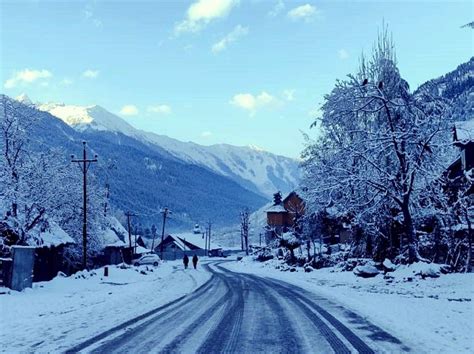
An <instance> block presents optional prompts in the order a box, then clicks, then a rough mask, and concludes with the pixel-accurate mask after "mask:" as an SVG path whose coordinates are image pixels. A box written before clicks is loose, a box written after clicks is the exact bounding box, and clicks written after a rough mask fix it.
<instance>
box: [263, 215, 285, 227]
mask: <svg viewBox="0 0 474 354" xmlns="http://www.w3.org/2000/svg"><path fill="white" fill-rule="evenodd" d="M287 220H288V213H274V212H268V213H267V224H268V225H270V226H286V224H287Z"/></svg>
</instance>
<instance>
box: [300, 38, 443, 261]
mask: <svg viewBox="0 0 474 354" xmlns="http://www.w3.org/2000/svg"><path fill="white" fill-rule="evenodd" d="M321 110H322V116H321V117H320V118H318V119H317V120H316V122H315V123H314V124H313V126H316V127H318V128H319V129H320V131H321V134H320V136H319V137H318V138H317V140H316V141H314V142H313V143H311V144H310V145H309V146H308V147H307V148H306V150H305V151H304V153H303V157H304V160H305V161H304V164H303V167H304V171H305V178H304V183H303V184H304V190H305V191H306V192H305V194H306V195H305V197H306V200H307V204H308V208H309V210H310V211H313V212H317V211H318V210H322V209H324V208H327V207H332V208H336V209H337V210H339V212H341V213H345V214H347V215H350V216H351V218H352V220H353V222H354V223H356V224H365V225H371V226H374V220H375V219H376V217H377V216H378V215H379V213H380V212H381V211H383V210H397V211H398V214H399V215H397V216H396V217H398V218H399V219H400V220H402V223H403V226H404V234H405V237H406V239H407V244H406V252H407V258H408V261H409V262H414V261H416V260H417V259H419V258H420V255H419V252H418V246H417V236H416V230H415V222H414V218H415V217H416V213H417V211H418V210H419V208H418V206H419V201H420V197H421V196H422V195H423V193H424V192H425V191H426V186H428V185H429V184H430V183H432V181H433V180H435V179H436V178H438V177H439V176H440V174H441V172H442V170H443V168H444V167H445V166H444V165H443V163H441V162H440V160H439V159H438V157H439V156H440V155H439V149H443V148H444V147H445V141H446V138H445V137H446V134H447V133H448V131H449V129H448V126H447V122H446V120H445V119H443V118H444V113H445V104H444V103H443V102H442V101H441V100H440V99H437V98H434V97H431V96H429V95H428V94H427V93H423V94H420V95H414V94H413V93H411V91H410V88H409V85H408V83H407V82H406V81H405V80H404V79H403V78H402V77H401V75H400V73H399V70H398V67H397V61H396V56H395V49H394V45H393V42H392V40H391V38H390V36H389V35H388V32H387V30H386V29H384V31H383V32H382V33H381V34H380V35H379V38H378V41H377V43H376V45H375V46H374V49H373V52H372V56H371V57H370V58H369V59H366V58H365V57H362V58H361V63H360V68H359V70H358V71H357V73H356V74H354V75H348V77H347V79H345V80H340V81H337V82H336V85H335V87H334V89H333V90H332V92H331V93H330V94H328V95H327V96H326V97H325V102H324V104H323V106H322V108H321ZM375 225H376V224H375ZM374 231H375V232H377V233H379V232H382V230H379V229H377V230H374ZM384 236H385V237H386V236H387V235H384Z"/></svg>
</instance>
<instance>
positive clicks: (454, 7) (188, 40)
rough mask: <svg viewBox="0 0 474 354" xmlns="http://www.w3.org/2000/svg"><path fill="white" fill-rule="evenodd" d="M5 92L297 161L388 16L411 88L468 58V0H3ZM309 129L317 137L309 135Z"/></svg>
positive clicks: (0, 47) (2, 76) (470, 10)
mask: <svg viewBox="0 0 474 354" xmlns="http://www.w3.org/2000/svg"><path fill="white" fill-rule="evenodd" d="M0 3H1V24H0V29H1V38H0V40H1V44H0V51H1V52H0V55H1V72H0V79H1V81H0V82H1V83H2V92H3V93H6V94H8V95H10V96H17V95H19V94H21V93H27V94H28V95H29V96H30V98H31V99H32V100H33V101H41V102H49V101H52V102H65V103H66V104H78V105H93V104H99V105H101V106H103V107H105V108H107V109H108V110H110V111H112V112H114V113H117V114H119V115H120V116H122V117H123V118H125V119H126V120H127V121H128V122H129V123H131V124H132V125H134V126H135V127H137V128H140V129H144V130H148V131H153V132H156V133H159V134H166V135H169V136H171V137H174V138H178V139H180V140H184V141H195V142H197V143H201V144H206V145H208V144H214V143H229V144H234V145H256V146H259V147H261V148H264V149H266V150H268V151H271V152H275V153H278V154H282V155H286V156H292V157H297V156H299V154H300V151H301V149H302V146H303V137H302V133H301V132H302V131H304V132H310V130H309V125H310V124H311V122H312V121H313V118H312V114H314V112H315V111H316V110H317V108H318V106H319V105H320V103H321V102H322V98H323V96H324V94H326V93H328V92H329V91H330V90H331V88H332V87H333V85H334V82H335V80H336V79H337V78H343V77H344V76H345V75H346V74H348V73H351V72H354V71H355V70H356V68H357V64H358V58H359V56H360V54H361V52H362V51H364V52H369V51H370V48H371V46H372V44H373V42H374V40H375V39H376V36H377V30H378V29H380V27H381V25H382V21H385V23H386V24H388V26H389V29H390V30H391V31H392V32H393V37H394V40H395V43H396V46H397V55H398V60H399V67H400V70H401V73H402V75H403V76H404V77H405V78H406V79H407V80H408V82H409V83H410V85H411V87H412V88H416V87H417V86H418V85H419V84H421V83H423V82H424V81H426V80H428V79H431V78H434V77H437V76H439V75H442V74H444V73H446V72H447V71H450V70H452V69H454V68H455V67H456V66H457V65H458V64H460V63H462V62H465V61H467V60H468V59H469V58H470V57H471V56H473V51H474V49H473V31H472V30H469V29H466V28H464V29H461V28H460V26H461V25H463V24H465V23H468V22H471V21H472V20H473V17H474V16H473V4H472V2H471V1H457V2H454V1H383V0H379V1H351V2H349V1H335V0H333V1H308V0H306V1H297V0H294V1H279V0H276V1H270V0H240V1H237V0H191V1H184V0H183V1H171V0H168V1H61V2H60V1H41V0H31V1H3V0H1V1H0ZM311 134H314V132H311Z"/></svg>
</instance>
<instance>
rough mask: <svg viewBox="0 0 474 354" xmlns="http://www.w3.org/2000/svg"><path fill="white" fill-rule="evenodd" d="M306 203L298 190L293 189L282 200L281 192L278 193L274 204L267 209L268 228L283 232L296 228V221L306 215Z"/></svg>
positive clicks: (279, 232)
mask: <svg viewBox="0 0 474 354" xmlns="http://www.w3.org/2000/svg"><path fill="white" fill-rule="evenodd" d="M304 212H305V205H304V201H303V199H302V198H301V197H300V196H299V195H298V193H297V192H295V191H293V192H291V193H290V194H288V196H286V198H285V199H283V200H281V194H280V193H276V194H275V196H274V203H273V205H272V206H271V207H270V208H268V209H267V211H266V213H267V228H268V229H269V230H271V231H272V232H276V233H278V234H281V233H283V232H286V231H288V229H290V228H294V227H295V224H296V221H297V220H298V219H299V218H301V217H302V216H303V215H304Z"/></svg>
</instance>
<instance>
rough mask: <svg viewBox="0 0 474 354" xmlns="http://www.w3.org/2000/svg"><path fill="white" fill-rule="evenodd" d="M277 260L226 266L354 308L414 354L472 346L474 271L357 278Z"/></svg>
mask: <svg viewBox="0 0 474 354" xmlns="http://www.w3.org/2000/svg"><path fill="white" fill-rule="evenodd" d="M277 264H279V263H278V261H268V262H265V263H259V262H255V261H253V260H252V259H251V258H250V257H247V258H244V259H243V260H242V261H241V262H235V263H234V262H232V263H228V264H226V265H225V267H226V268H228V269H230V270H233V271H238V272H242V273H252V274H256V275H260V276H265V277H269V278H274V279H280V280H283V281H286V282H288V283H291V284H295V285H298V286H300V287H302V288H304V289H307V290H309V291H311V292H313V293H317V294H320V295H322V296H324V297H326V298H328V299H330V300H331V299H332V300H334V302H337V303H340V304H342V305H344V306H346V307H348V308H350V309H351V310H353V311H355V312H357V313H358V314H359V315H361V316H362V317H364V318H367V319H368V320H369V321H370V322H372V323H374V324H376V325H378V326H380V327H381V328H383V329H385V330H386V331H387V332H389V333H391V334H392V335H394V336H396V337H398V338H399V339H400V340H401V341H402V342H404V343H405V344H406V345H408V346H409V347H411V348H413V349H415V351H416V352H417V353H435V352H436V353H468V352H472V350H473V348H474V303H473V297H474V296H473V295H474V274H472V273H471V274H448V275H442V276H441V277H439V278H427V279H425V280H422V279H416V277H415V279H414V280H413V281H411V282H407V281H403V278H404V277H406V276H407V274H409V273H410V271H409V270H407V269H400V270H397V271H396V272H394V273H393V274H394V276H395V278H394V280H393V281H392V282H387V281H386V280H384V279H383V275H378V276H376V277H375V278H369V279H364V278H359V277H356V276H355V275H354V274H353V273H352V272H340V271H334V269H333V268H326V269H321V270H316V271H313V272H311V273H305V272H304V271H302V270H300V271H297V272H293V273H290V272H282V271H280V270H277V269H275V266H276V265H277Z"/></svg>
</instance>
